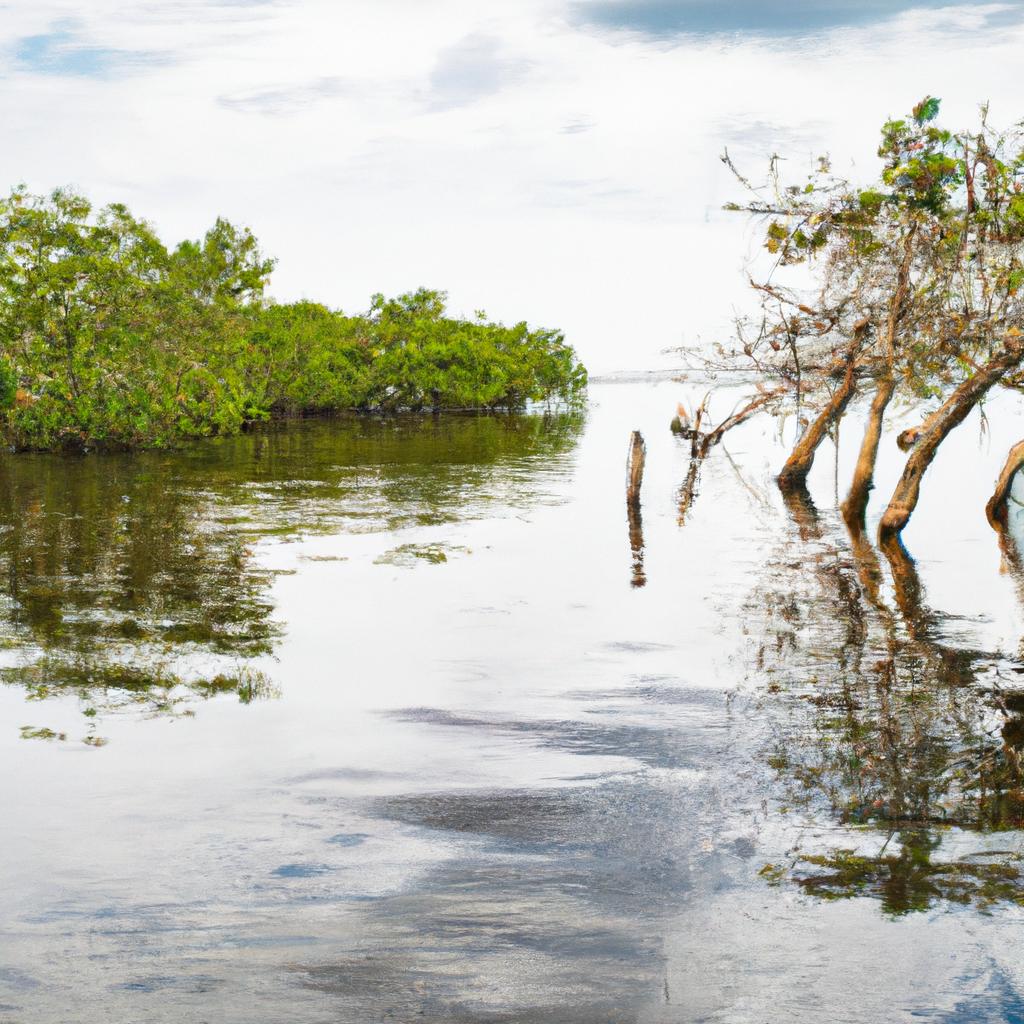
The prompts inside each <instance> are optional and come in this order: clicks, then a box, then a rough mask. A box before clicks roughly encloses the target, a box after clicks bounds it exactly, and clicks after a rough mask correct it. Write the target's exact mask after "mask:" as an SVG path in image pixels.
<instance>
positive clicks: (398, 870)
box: [0, 380, 1024, 1024]
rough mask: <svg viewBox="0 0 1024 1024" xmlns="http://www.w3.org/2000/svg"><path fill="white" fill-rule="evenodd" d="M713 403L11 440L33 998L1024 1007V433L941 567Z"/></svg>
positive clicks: (17, 687)
mask: <svg viewBox="0 0 1024 1024" xmlns="http://www.w3.org/2000/svg"><path fill="white" fill-rule="evenodd" d="M697 390H699V389H696V388H695V391H694V394H695V395H696V393H697ZM735 394H739V390H737V391H736V392H735ZM733 397H735V395H734V396H733ZM681 398H682V399H687V400H688V399H689V389H688V387H687V386H686V385H680V384H677V383H672V382H667V381H666V382H652V381H637V380H633V381H619V382H608V383H600V384H596V385H594V386H593V387H592V389H591V401H590V405H589V408H588V409H587V411H586V413H585V414H584V415H580V416H572V415H554V416H548V417H542V416H539V415H538V416H529V417H521V418H514V419H502V418H493V419H492V418H485V417H450V418H441V419H436V420H435V419H430V418H427V419H423V420H413V419H407V420H397V421H375V420H363V421H335V422H308V423H296V424H291V425H288V426H282V427H275V428H269V429H267V430H266V431H263V432H261V433H258V434H254V435H249V436H245V437H242V438H239V439H233V440H229V441H223V442H216V443H210V444H204V445H201V446H199V447H197V448H196V449H195V450H193V451H191V452H189V453H181V454H171V455H146V456H141V457H135V458H128V457H125V458H121V457H103V458H99V457H92V458H83V459H65V458H55V457H29V456H18V457H6V456H5V457H4V458H3V460H2V461H0V503H2V504H0V570H2V575H0V580H2V584H0V602H2V605H0V637H2V642H3V650H2V652H0V653H2V663H0V664H2V666H3V668H2V671H3V682H4V685H2V686H0V778H2V780H3V781H2V783H0V801H2V803H0V811H2V818H0V820H2V822H3V832H2V843H0V872H2V874H0V877H2V879H3V886H2V890H0V1021H3V1022H18V1024H22V1022H32V1024H50V1022H67V1021H83V1022H84V1021H89V1022H93V1021H99V1020H110V1021H119V1022H120V1021H131V1022H150V1021H152V1022H164V1021H166V1022H182V1021H190V1022H191V1021H210V1022H214V1021H216V1022H228V1024H235V1022H237V1024H252V1022H259V1021H275V1022H279V1021H296V1022H300V1021H301V1022H303V1024H318V1022H325V1024H326V1022H353V1024H356V1022H358V1024H365V1022H371V1021H384V1020H394V1021H412V1020H424V1019H427V1020H437V1021H454V1022H471V1021H474V1022H475V1021H480V1022H492V1021H493V1022H498V1021H508V1022H513V1021H515V1022H541V1021H544V1022H579V1024H600V1022H626V1021H636V1022H638V1024H639V1022H644V1024H647V1022H652V1024H653V1022H666V1024H668V1022H680V1021H727V1022H748V1021H749V1022H751V1024H753V1022H765V1021H796V1022H802V1021H806V1022H815V1024H818V1022H821V1021H849V1022H862V1021H910V1020H921V1019H925V1020H935V1021H950V1022H952V1021H1020V1020H1024V955H1022V954H1024V938H1022V936H1024V932H1022V928H1021V925H1022V923H1024V922H1022V916H1024V914H1022V902H1024V881H1022V879H1021V868H1022V867H1024V865H1021V864H1020V857H1021V854H1022V853H1024V843H1022V841H1021V840H1022V833H1021V832H1020V831H1018V828H1019V826H1020V825H1021V822H1022V820H1024V803H1022V797H1021V794H1020V789H1019V768H1020V765H1019V761H1018V760H1017V756H1018V755H1017V751H1018V750H1019V749H1020V745H1021V744H1022V743H1024V723H1022V720H1021V717H1020V714H1019V713H1021V712H1024V698H1021V697H1019V696H1015V693H1016V691H1015V685H1016V684H1018V683H1020V684H1021V686H1022V687H1024V676H1021V675H1020V668H1019V666H1018V661H1017V658H1018V656H1019V654H1020V643H1021V636H1022V634H1024V619H1022V614H1021V601H1022V600H1024V588H1022V587H1021V586H1020V585H1019V580H1018V576H1017V574H1016V571H1015V569H1014V564H1013V555H1014V550H1015V549H1014V548H1013V544H1012V538H1010V539H1008V540H1007V541H1006V542H1004V544H1003V546H1002V547H1001V546H1000V543H999V541H998V538H997V537H996V535H995V534H994V533H993V532H992V531H991V530H990V528H989V527H988V525H987V524H986V522H985V519H984V515H983V511H982V510H983V505H984V501H985V499H986V498H987V496H988V493H989V491H990V488H991V485H992V482H993V479H994V476H995V473H996V470H997V469H998V467H999V465H1000V463H1001V461H1002V457H1003V455H1004V453H1005V451H1006V450H1007V448H1008V447H1009V444H1010V443H1012V442H1013V441H1016V440H1019V438H1020V437H1021V436H1024V421H1022V420H1021V419H1020V418H1019V417H1017V416H1016V415H1015V414H1014V413H1012V405H1011V403H1009V402H1007V401H1006V400H1005V399H997V400H996V401H995V402H994V403H993V407H992V408H990V409H989V420H990V423H989V430H988V432H987V433H985V434H981V433H980V428H979V421H978V420H977V419H972V420H971V421H969V422H968V423H967V424H966V425H965V426H964V427H962V428H961V429H960V431H959V432H958V433H957V435H955V436H954V438H953V439H952V440H951V441H950V442H949V444H948V445H947V449H948V450H945V451H944V452H943V454H942V457H941V459H940V461H939V463H938V464H937V465H936V466H935V467H934V468H933V470H932V471H931V473H930V475H929V478H928V480H927V482H926V486H925V493H924V503H923V505H922V508H921V510H920V512H919V514H918V516H917V517H916V519H915V521H914V523H913V524H912V527H911V529H910V530H909V531H908V534H907V543H908V547H909V548H910V550H911V552H912V553H913V555H914V556H915V558H916V560H917V561H916V566H915V565H914V564H913V563H911V562H910V561H908V560H905V561H901V560H899V559H896V560H895V561H894V562H892V563H891V562H890V560H889V559H887V558H886V557H885V556H884V555H881V554H879V553H878V552H877V551H875V550H874V548H873V547H872V546H871V544H869V543H867V542H864V541H860V540H858V539H857V538H855V537H854V538H851V537H850V536H849V535H848V534H847V533H846V531H845V530H844V529H843V527H842V525H841V520H840V519H839V517H838V516H837V515H836V513H835V502H836V495H837V493H840V496H841V484H842V480H843V479H845V478H846V477H848V474H849V468H850V465H851V462H852V459H853V457H854V453H855V445H856V442H857V440H858V439H857V437H856V432H857V429H856V426H855V424H854V423H853V422H851V423H849V424H847V425H845V426H844V432H843V436H842V438H841V439H840V445H839V455H838V466H837V457H836V450H835V448H834V447H833V446H831V445H826V446H825V448H824V449H823V451H822V453H821V455H820V457H819V459H818V463H817V465H816V467H815V470H814V473H813V475H812V480H811V493H812V495H813V502H814V504H810V503H808V501H806V500H794V501H791V502H789V503H788V505H787V503H785V502H783V500H782V498H781V496H780V495H779V492H778V491H777V489H776V488H775V487H774V485H773V484H772V472H773V470H777V468H778V466H779V465H780V463H781V459H782V457H783V454H784V445H783V443H782V441H780V439H779V438H778V436H777V429H776V426H775V425H774V424H772V423H770V422H768V421H755V422H752V423H750V424H748V425H747V426H745V427H744V428H742V429H741V430H740V431H737V432H736V433H734V434H732V435H730V436H729V437H728V438H727V440H726V443H725V445H724V446H723V447H721V448H718V449H716V450H715V451H714V452H713V454H712V456H711V457H710V458H709V460H708V462H707V463H706V464H705V466H704V467H703V470H702V473H701V477H700V481H699V486H698V493H697V497H696V500H695V501H694V503H693V505H692V507H691V508H690V509H689V510H688V512H687V513H686V515H685V520H684V522H682V523H680V510H679V507H678V490H679V486H680V483H681V482H682V481H683V479H684V478H685V476H686V470H687V450H686V446H685V443H683V442H680V441H678V440H676V439H675V438H674V437H673V436H672V435H671V434H670V433H669V431H668V423H669V420H670V419H671V417H672V415H673V414H674V412H675V405H676V402H677V400H679V399H681ZM732 400H733V399H732V398H731V397H730V395H729V394H728V393H727V389H724V390H722V391H721V394H720V395H719V397H717V398H716V406H715V411H717V413H718V418H722V417H724V416H725V415H726V414H727V413H728V412H729V411H730V407H731V403H732ZM634 428H639V429H641V430H642V431H643V432H644V435H645V437H646V439H647V444H648V463H647V474H646V479H645V483H644V489H643V507H642V522H641V523H634V524H633V531H632V549H631V533H630V530H629V527H628V524H627V518H626V507H625V501H624V491H623V487H624V470H625V466H624V461H625V454H626V449H627V441H628V438H629V432H630V431H631V430H632V429H634ZM898 454H899V453H898V452H897V451H896V448H895V445H894V443H893V442H892V441H891V440H887V442H886V444H885V449H884V452H883V457H882V466H881V468H880V473H879V491H878V495H876V501H875V502H874V503H873V504H872V508H871V515H872V516H877V514H878V508H877V505H878V501H877V497H878V496H884V494H885V493H886V491H887V489H889V488H891V485H892V483H893V481H894V479H895V474H896V472H897V471H898V468H899V461H898ZM837 481H838V482H837ZM815 506H816V507H815ZM1015 508H1018V509H1019V506H1015ZM1015 515H1016V513H1015ZM869 518H870V517H869ZM1015 529H1016V530H1017V532H1018V533H1021V532H1024V531H1021V530H1020V529H1019V524H1018V525H1017V526H1015ZM869 533H870V531H869ZM641 541H642V548H641V546H640V542H641Z"/></svg>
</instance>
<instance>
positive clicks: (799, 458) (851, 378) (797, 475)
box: [779, 353, 857, 490]
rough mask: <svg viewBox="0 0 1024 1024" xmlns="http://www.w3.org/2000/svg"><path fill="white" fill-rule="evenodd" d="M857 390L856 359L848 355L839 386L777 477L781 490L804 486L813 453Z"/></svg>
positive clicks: (812, 459)
mask: <svg viewBox="0 0 1024 1024" xmlns="http://www.w3.org/2000/svg"><path fill="white" fill-rule="evenodd" d="M856 390H857V360H856V357H855V356H854V355H853V354H852V353H851V355H850V356H849V361H848V362H847V365H846V373H845V374H844V375H843V380H842V383H841V384H840V385H839V387H838V388H836V390H835V393H834V394H833V395H832V397H831V398H830V399H829V401H828V404H827V405H826V406H825V408H824V409H822V410H821V412H820V413H819V414H818V418H817V419H816V420H815V421H814V422H813V423H812V424H811V425H810V426H809V427H808V428H807V433H805V434H804V436H803V437H802V438H800V440H799V441H797V443H796V446H795V447H794V448H793V451H792V452H791V453H790V456H789V458H788V459H787V460H786V464H785V465H784V466H783V467H782V472H781V473H780V474H779V486H780V487H781V488H782V489H783V490H789V489H790V488H793V487H803V486H804V482H805V481H806V480H807V474H808V473H810V471H811V466H812V465H813V464H814V454H815V452H816V451H817V450H818V446H819V445H820V444H821V442H822V441H824V440H825V437H826V436H827V434H828V429H829V427H831V426H832V424H833V423H835V422H836V420H838V419H839V418H840V417H841V416H842V415H843V413H844V412H846V407H847V406H848V405H849V404H850V399H851V398H853V396H854V394H855V392H856Z"/></svg>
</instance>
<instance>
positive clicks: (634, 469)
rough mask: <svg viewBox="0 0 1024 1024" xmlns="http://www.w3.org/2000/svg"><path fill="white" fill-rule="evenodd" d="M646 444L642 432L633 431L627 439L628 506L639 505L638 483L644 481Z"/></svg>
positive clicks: (636, 506) (637, 506)
mask: <svg viewBox="0 0 1024 1024" xmlns="http://www.w3.org/2000/svg"><path fill="white" fill-rule="evenodd" d="M646 459H647V446H646V445H645V444H644V437H643V434H641V433H640V431H639V430H634V431H633V436H632V437H631V438H630V441H629V460H628V462H627V463H626V504H627V505H629V507H630V508H639V507H640V485H641V484H642V483H643V482H644V462H645V460H646Z"/></svg>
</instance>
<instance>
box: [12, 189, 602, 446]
mask: <svg viewBox="0 0 1024 1024" xmlns="http://www.w3.org/2000/svg"><path fill="white" fill-rule="evenodd" d="M0 257H2V259H0V423H2V440H3V442H4V443H5V444H6V445H7V446H9V447H10V448H12V449H14V450H30V451H66V450H70V451H83V450H88V449H115V450H126V449H127V450H131V449H145V448H170V447H175V446H177V445H180V444H181V443H183V442H186V441H188V440H190V439H193V438H200V437H207V436H211V435H230V434H236V433H238V432H240V431H242V430H244V429H246V428H247V427H248V426H250V425H252V424H254V423H258V422H261V421H265V420H268V419H270V418H273V417H288V416H308V415H325V414H333V413H339V412H348V411H353V412H374V413H396V412H406V411H408V412H424V411H431V412H438V411H445V410H451V411H454V410H461V411H466V410H475V411H515V410H522V409H524V408H526V407H527V406H528V405H530V404H531V403H537V402H542V403H543V402H547V403H552V402H557V403H573V402H575V401H577V400H578V399H579V398H580V397H581V396H582V394H583V392H584V390H585V388H586V383H587V374H586V370H585V369H584V367H583V366H582V364H581V363H580V362H579V361H578V359H577V358H576V354H575V352H574V351H573V349H572V348H571V347H570V346H569V345H567V344H566V342H565V339H564V337H563V335H562V334H561V333H560V332H559V331H557V330H545V329H533V330H531V329H530V328H529V327H528V326H527V324H525V323H517V324H515V325H513V326H511V327H507V326H505V325H503V324H500V323H494V322H491V321H488V319H487V317H486V315H485V314H484V313H482V312H478V313H477V314H476V315H475V317H474V318H473V319H464V318H459V317H453V316H450V315H448V313H447V312H446V309H445V300H446V295H445V293H444V292H440V291H434V290H430V289H426V288H420V289H418V290H417V291H414V292H409V293H406V294H403V295H399V296H397V297H396V298H390V299H389V298H385V297H384V296H383V295H375V296H373V298H372V300H371V305H370V309H369V310H368V311H367V312H366V313H364V314H359V315H349V314H346V313H343V312H341V311H339V310H334V309H331V308H329V307H327V306H325V305H322V304H320V303H316V302H310V301H299V302H292V303H277V302H274V301H272V300H269V299H267V298H266V297H265V294H264V293H265V290H266V287H267V285H268V283H269V279H270V274H271V272H272V270H273V268H274V261H273V260H271V259H269V258H267V257H266V256H265V255H264V254H263V253H262V252H261V250H260V248H259V243H258V242H257V240H256V238H255V237H254V235H253V234H252V232H251V231H249V230H248V229H244V228H238V227H236V226H234V225H232V224H231V223H229V222H227V221H225V220H223V219H218V220H217V221H216V223H215V224H214V226H213V227H212V228H211V229H210V230H209V231H208V232H207V233H206V235H205V236H204V237H203V239H202V240H200V241H185V242H182V243H181V244H179V245H178V246H177V247H175V248H174V249H169V248H167V247H166V246H165V245H164V244H163V243H162V242H161V241H160V239H159V238H158V237H157V235H156V233H155V231H154V230H153V228H152V227H151V226H150V225H149V224H147V223H146V222H145V221H143V220H140V219H138V218H136V217H134V216H133V215H132V214H131V213H130V212H129V210H128V209H127V207H125V206H123V205H121V204H112V205H110V206H106V207H103V208H102V209H99V210H94V208H93V206H92V204H91V203H90V202H89V200H88V199H86V198H85V197H83V196H81V195H78V194H76V193H75V192H73V191H70V190H67V189H58V190H56V191H54V192H53V193H51V194H49V195H47V196H40V195H33V194H32V193H30V192H28V191H27V190H26V189H25V188H23V187H19V188H16V189H15V190H14V191H12V192H11V193H10V195H9V196H8V197H7V198H6V199H4V200H0Z"/></svg>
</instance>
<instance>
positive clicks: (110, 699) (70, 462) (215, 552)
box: [0, 414, 582, 745]
mask: <svg viewBox="0 0 1024 1024" xmlns="http://www.w3.org/2000/svg"><path fill="white" fill-rule="evenodd" d="M581 426H582V421H581V418H580V417H579V416H577V415H570V414H562V415H557V414H549V415H543V416H541V415H537V416H514V417H484V416H467V417H458V416H450V417H444V418H413V417H410V418H403V419H397V420H395V419H392V420H383V419H377V420H371V419H343V420H334V421H330V422H324V421H308V422H299V423H291V424H278V425H273V426H271V427H269V428H268V429H266V430H264V431H260V432H257V433H253V434H249V435H246V436H242V437H239V438H233V439H230V440H224V441H219V442H210V443H208V444H203V445H200V446H198V447H197V448H195V449H192V450H190V451H188V452H186V453H175V454H170V455H168V454H145V455H139V456H134V457H129V456H105V457H102V458H100V457H93V458H67V457H54V456H27V455H19V456H16V457H10V456H8V457H4V458H0V576H2V579H3V587H2V591H0V646H2V649H3V656H4V657H3V662H2V665H0V678H2V680H3V681H4V682H7V683H10V684H16V685H19V686H22V687H24V688H25V689H26V691H27V693H28V694H29V696H31V697H33V698H37V699H43V698H49V697H59V696H68V695H74V696H76V697H77V698H78V699H79V700H80V702H81V705H82V710H83V711H84V713H85V715H86V717H87V719H88V720H89V721H90V729H89V735H88V736H87V737H86V739H87V742H92V743H94V744H97V745H98V744H99V743H101V742H102V740H101V739H100V738H99V737H98V736H97V735H96V732H95V728H94V725H95V720H96V719H97V718H98V717H100V716H101V715H102V714H104V713H110V712H113V711H117V710H125V709H133V710H142V711H144V712H146V713H150V714H191V713H192V705H194V704H195V702H196V700H197V699H208V698H210V697H214V696H218V695H223V694H226V693H232V694H235V695H237V697H238V698H239V699H240V700H241V701H242V702H243V703H248V702H250V701H252V700H254V699H257V698H260V697H266V696H272V695H273V694H274V692H275V691H274V686H273V683H272V682H271V680H270V679H268V678H267V677H266V676H265V675H264V674H263V673H262V672H260V671H259V670H258V669H257V668H255V667H254V666H253V665H252V664H251V663H252V662H253V660H254V659H258V658H260V657H263V656H266V655H268V654H270V653H272V652H273V650H274V647H275V644H276V643H277V641H278V639H279V638H280V636H281V632H282V627H281V625H280V623H278V622H277V621H276V620H275V618H274V605H273V600H272V597H271V587H272V584H273V582H274V578H275V572H273V571H272V570H270V569H268V568H266V566H265V565H264V564H263V562H262V561H261V559H260V557H259V546H260V542H261V541H264V540H265V539H267V538H271V537H275V538H278V539H287V538H288V537H289V536H291V535H296V534H308V533H310V532H312V531H323V532H337V531H349V532H370V531H382V530H391V531H394V530H401V529H403V528H405V527H410V526H423V525H436V524H441V523H449V522H457V521H461V520H465V519H470V518H474V517H477V516H480V515H483V514H493V513H494V511H495V509H502V510H510V511H511V512H515V511H517V510H521V509H523V508H525V507H529V506H530V505H531V504H533V503H536V502H538V501H543V500H545V495H544V492H543V485H544V480H545V467H549V468H551V469H554V468H555V467H557V466H559V465H561V464H562V463H563V461H564V459H565V458H566V457H567V456H568V455H569V453H570V452H571V450H572V448H573V446H574V444H575V441H576V438H577V436H578V433H579V430H580V429H581ZM402 550H403V552H405V553H408V552H412V553H411V554H410V555H409V557H410V558H411V559H412V561H416V559H417V558H427V560H428V561H434V562H436V561H443V560H444V559H445V557H446V556H445V555H444V553H443V552H442V553H441V554H440V555H438V554H437V553H436V552H435V551H434V550H433V548H429V547H428V548H424V549H423V550H419V549H418V548H416V546H415V545H407V546H406V547H405V548H403V549H402ZM424 550H425V551H426V552H427V554H426V555H424V554H423V551H424ZM438 550H440V549H438ZM385 561H387V560H385ZM397 561H400V560H398V559H393V560H392V562H397ZM200 666H201V668H200ZM24 735H25V736H26V737H27V738H37V739H61V738H63V737H62V736H61V734H59V733H55V732H54V731H53V730H50V729H48V728H47V727H46V726H36V725H34V726H32V727H30V728H29V729H28V730H27V731H25V732H24Z"/></svg>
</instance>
